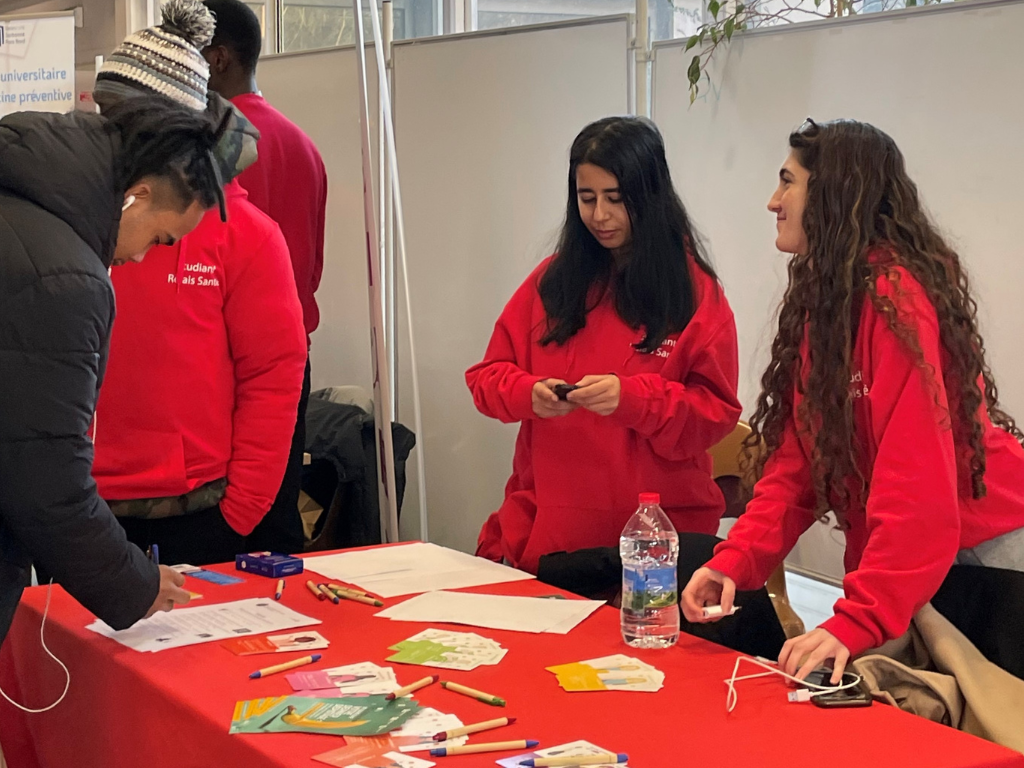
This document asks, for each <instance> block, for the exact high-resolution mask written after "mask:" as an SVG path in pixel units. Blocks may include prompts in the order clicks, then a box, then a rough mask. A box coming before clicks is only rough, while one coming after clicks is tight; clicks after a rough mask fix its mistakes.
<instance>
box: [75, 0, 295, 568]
mask: <svg viewBox="0 0 1024 768" xmlns="http://www.w3.org/2000/svg"><path fill="white" fill-rule="evenodd" d="M212 32H213V19H212V17H211V16H210V13H209V11H207V10H206V8H205V7H204V6H203V5H202V4H201V3H199V2H198V0H173V1H172V2H171V3H169V4H168V5H166V6H164V18H163V24H162V25H161V26H160V27H156V28H152V29H147V30H143V31H142V32H139V33H136V34H134V35H132V36H131V37H130V38H128V39H127V40H126V41H125V43H124V44H122V46H120V47H119V48H118V49H117V50H116V51H115V52H114V53H113V55H111V56H110V58H109V59H108V60H107V62H106V63H105V64H104V67H103V69H102V71H101V72H100V73H99V75H98V77H97V84H96V93H95V97H96V101H97V103H98V104H100V106H101V108H105V107H106V106H108V105H109V104H111V103H114V102H116V101H117V100H119V99H123V98H131V97H132V95H134V94H138V93H145V92H148V91H153V90H156V91H158V92H160V93H163V94H164V95H166V96H170V97H171V98H175V99H177V100H178V101H181V102H182V103H185V104H189V105H191V106H193V107H195V108H202V107H203V106H205V105H206V99H207V92H206V77H207V73H208V69H207V65H206V61H205V59H203V57H202V54H201V53H200V49H201V48H202V46H203V45H205V44H206V43H207V42H208V41H209V39H210V35H212ZM157 72H158V73H159V76H156V74H155V73H157ZM210 104H211V108H213V107H214V106H216V107H218V108H221V109H225V110H227V112H228V113H229V114H231V115H232V116H233V119H234V120H235V121H237V122H239V123H241V124H243V125H244V126H246V127H247V129H248V133H247V132H246V131H245V130H242V131H240V132H239V131H236V132H235V135H234V136H233V137H230V136H229V137H227V139H226V140H230V141H235V142H236V144H238V145H239V146H238V153H237V155H236V156H235V157H234V162H233V163H232V164H231V165H230V166H224V167H221V168H220V172H221V174H222V176H223V177H224V178H225V179H230V178H233V177H234V176H236V175H237V173H238V172H239V171H240V170H241V169H242V168H244V167H245V166H246V165H248V164H250V163H251V162H252V160H253V159H254V157H255V146H254V144H255V141H254V140H255V131H253V130H252V127H251V125H248V122H247V121H246V120H245V118H244V117H243V116H242V115H241V114H240V113H239V112H237V110H235V109H234V107H232V106H231V105H230V104H228V103H227V102H224V101H223V100H222V99H220V97H218V96H217V95H216V94H212V95H211V96H210ZM250 145H252V146H250ZM224 194H225V198H226V201H225V208H226V213H227V222H226V223H224V222H222V221H221V216H220V212H218V211H211V212H210V213H209V214H207V216H206V217H205V218H204V219H203V221H202V222H201V223H200V224H199V226H198V227H197V228H196V229H195V230H194V231H193V232H192V233H191V234H189V235H188V236H187V237H185V238H182V239H181V240H180V241H179V242H175V241H173V240H161V241H160V242H157V243H154V246H155V247H153V248H152V249H151V250H150V251H149V253H148V254H147V257H146V260H145V261H144V262H143V263H141V264H139V265H137V266H133V267H132V268H130V269H129V268H124V269H121V270H118V271H117V272H116V273H115V274H114V275H113V281H114V289H115V292H116V294H117V305H118V317H117V320H116V322H115V323H114V329H113V335H112V338H111V345H110V347H111V348H110V365H109V367H108V369H107V374H106V380H105V382H104V386H103V391H102V394H101V396H100V398H99V403H98V406H97V410H96V436H95V451H96V458H95V463H94V466H93V475H94V477H95V478H96V482H97V484H98V485H99V491H100V494H101V495H102V496H103V498H105V499H107V500H108V501H109V502H110V506H111V509H112V510H113V511H114V514H115V515H117V516H118V518H119V520H120V521H121V524H122V525H123V526H124V528H125V530H126V532H127V533H128V537H129V539H131V540H132V541H133V542H135V543H136V544H138V545H140V546H142V547H148V546H150V545H152V544H158V545H159V547H160V550H162V551H161V556H162V557H163V559H164V561H165V562H168V563H184V562H189V563H192V564H194V565H205V564H208V563H214V562H223V561H226V560H232V559H234V556H235V555H236V554H238V553H239V552H242V551H245V550H246V549H249V548H250V547H248V546H247V545H246V542H245V537H246V536H248V535H249V534H250V533H251V532H252V531H253V529H254V528H255V527H256V525H257V524H258V523H259V522H260V520H262V519H263V517H264V515H266V514H267V511H268V510H269V509H270V507H271V504H272V503H273V501H274V498H275V496H276V495H277V492H278V489H279V488H280V485H281V478H282V477H283V475H284V471H285V463H286V461H287V458H288V452H289V446H290V444H291V438H292V432H293V429H294V424H295V414H296V407H297V404H298V400H299V393H300V389H301V385H302V370H303V366H304V365H305V363H306V344H305V334H304V332H303V328H302V308H301V306H300V304H299V300H298V296H297V294H296V290H295V281H294V278H293V276H292V269H291V264H290V260H289V257H288V248H287V245H286V244H285V241H284V238H283V237H282V235H281V231H280V229H279V228H278V226H277V225H276V224H275V223H274V222H273V221H271V220H270V218H269V217H267V216H266V215H264V214H263V213H261V212H260V211H259V210H258V209H257V208H256V207H255V206H254V205H252V204H251V203H250V202H248V200H247V199H246V193H245V190H243V189H242V188H241V187H240V186H239V185H238V183H237V182H235V181H231V182H230V183H228V184H227V186H226V187H225V190H224Z"/></svg>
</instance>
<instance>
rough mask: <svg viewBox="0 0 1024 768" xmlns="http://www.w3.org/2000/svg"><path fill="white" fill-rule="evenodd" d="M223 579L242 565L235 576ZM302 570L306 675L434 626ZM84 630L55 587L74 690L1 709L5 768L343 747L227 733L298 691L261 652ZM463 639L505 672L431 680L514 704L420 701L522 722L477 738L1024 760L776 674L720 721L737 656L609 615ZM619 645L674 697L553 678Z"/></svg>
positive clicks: (719, 761)
mask: <svg viewBox="0 0 1024 768" xmlns="http://www.w3.org/2000/svg"><path fill="white" fill-rule="evenodd" d="M217 570H224V571H225V572H231V573H235V571H234V570H233V567H232V566H218V567H217ZM306 578H307V577H306V576H302V575H299V576H294V577H291V578H289V579H288V587H287V589H286V590H285V593H284V597H283V600H282V602H284V603H285V604H286V605H288V606H289V607H291V608H294V609H295V610H297V611H300V612H302V613H305V614H307V615H310V616H315V617H317V618H320V619H322V620H323V621H324V624H323V625H321V626H319V627H317V629H318V631H320V632H321V633H322V634H323V635H325V636H326V637H328V638H329V639H330V641H331V647H330V648H328V649H326V650H325V651H322V653H323V654H324V659H323V661H321V662H320V663H319V664H317V665H316V667H313V668H316V669H322V668H326V667H328V666H339V665H342V664H349V663H355V662H360V661H374V662H376V663H378V664H382V665H386V664H387V662H385V658H386V657H387V656H388V655H389V654H390V652H389V651H387V648H388V646H390V645H393V644H394V643H396V642H399V641H401V640H404V639H406V638H407V637H410V636H412V635H413V634H415V633H416V632H419V631H421V630H422V629H425V628H426V627H427V626H428V625H421V624H413V623H406V622H394V621H389V620H387V619H378V618H375V617H374V615H373V614H374V613H375V612H376V611H377V610H378V609H375V608H373V607H372V606H365V605H361V604H358V603H352V602H346V601H342V603H341V605H333V604H332V603H330V602H319V601H317V600H316V599H314V598H313V596H312V595H311V594H310V593H309V592H308V591H307V590H306V589H305V588H304V586H303V583H304V580H305V579H306ZM245 579H246V581H245V582H244V583H242V584H236V585H232V586H217V585H214V584H209V583H206V582H199V581H194V580H191V579H189V583H188V584H187V586H188V587H189V588H190V589H192V590H193V591H198V592H201V593H202V594H203V595H205V597H204V598H203V602H204V603H213V602H223V601H227V600H236V599H242V598H247V597H257V596H266V595H269V594H270V593H272V591H273V587H274V585H275V582H274V581H273V580H271V579H266V578H263V577H260V576H252V575H248V576H246V577H245ZM200 585H201V586H200ZM468 591H476V592H490V593H495V594H519V595H550V594H553V593H554V592H556V591H557V590H554V589H552V588H551V587H549V586H546V585H544V584H540V583H538V582H535V581H527V582H518V583H514V584H504V585H493V586H489V587H479V588H476V589H474V590H468ZM45 598H46V588H45V587H35V588H32V589H29V590H27V591H26V592H25V596H24V598H23V600H22V603H21V607H20V608H19V609H18V613H17V616H16V618H15V620H14V624H13V626H12V628H11V631H10V634H9V635H8V637H7V640H6V642H5V643H4V647H3V651H2V654H0V685H2V686H3V688H4V690H5V691H7V692H8V694H11V695H13V696H14V697H15V698H16V699H17V700H20V701H21V702H22V703H25V704H27V705H28V706H36V707H38V706H41V705H45V704H47V703H49V702H50V701H52V700H53V698H54V697H55V695H56V694H58V693H59V692H60V691H61V689H62V687H63V681H64V677H63V673H62V672H61V671H60V669H59V668H58V667H57V666H56V665H55V664H54V663H53V662H52V661H51V660H50V659H49V658H48V657H46V656H45V655H44V653H43V651H42V649H41V648H40V646H39V622H40V619H41V617H42V612H43V606H44V601H45ZM401 599H403V598H395V599H394V600H391V601H388V603H389V604H390V603H393V602H395V601H397V600H401ZM91 620H92V615H91V614H90V613H88V611H86V610H85V609H84V608H82V607H81V606H80V605H79V604H78V603H76V602H75V601H74V600H73V599H71V598H70V597H69V596H68V595H67V594H66V593H65V592H64V591H63V590H62V589H60V588H58V587H54V588H53V597H52V604H51V607H50V617H49V619H48V621H47V629H46V636H47V642H48V644H49V646H50V648H51V649H52V650H53V651H54V652H55V653H56V654H57V656H58V657H59V658H61V659H62V660H64V661H65V663H67V664H68V667H69V668H70V669H71V689H70V691H69V692H68V696H67V699H65V701H64V702H63V703H62V704H61V705H60V706H59V707H57V708H56V709H54V710H53V711H51V712H48V713H45V714H40V715H25V714H23V713H21V712H19V711H18V710H16V709H14V708H13V707H11V706H10V705H9V704H7V702H5V701H4V702H0V705H2V706H0V743H2V746H3V750H4V754H5V756H6V757H7V760H8V764H9V766H10V768H37V767H38V768H58V767H59V768H66V767H69V766H75V767H76V768H77V767H80V766H81V767H84V768H139V766H143V767H144V768H227V767H230V768H236V767H244V768H281V767H282V766H302V767H304V768H315V766H319V765H321V763H318V762H316V761H313V760H311V759H310V758H311V756H312V755H316V754H320V753H322V752H326V751H329V750H331V749H334V748H337V747H338V746H340V745H341V744H340V740H338V739H337V737H330V736H321V735H310V734H265V735H264V734H260V735H234V736H232V735H229V734H228V724H229V722H230V719H231V713H232V710H233V706H234V703H235V701H236V700H239V699H250V698H257V697H261V696H272V695H280V694H284V693H288V692H290V690H289V686H288V683H287V682H286V681H285V679H284V677H283V676H275V677H269V678H265V679H261V680H248V679H247V677H248V673H249V672H251V671H252V670H253V669H255V668H257V667H259V666H263V665H264V664H265V662H264V660H266V659H267V658H268V657H267V656H262V657H252V656H250V657H238V656H235V655H233V654H232V653H230V652H229V651H227V650H226V649H224V648H222V647H220V646H219V645H218V644H216V643H211V644H206V645H199V646H192V647H188V648H181V649H175V650H168V651H164V652H161V653H157V654H141V653H137V652H135V651H132V650H130V649H127V648H124V647H122V646H120V645H118V644H116V643H114V642H113V641H111V640H108V639H105V638H102V637H100V636H98V635H96V634H94V633H92V632H87V631H86V630H85V626H86V624H88V623H89V622H90V621H91ZM466 631H477V632H479V633H480V634H482V635H485V636H487V637H491V638H493V639H495V640H497V641H498V642H500V643H501V644H502V646H504V647H506V648H508V649H509V653H508V655H507V656H506V658H505V659H504V660H503V661H502V662H501V664H499V665H498V666H495V667H483V668H480V669H478V670H474V671H472V672H446V671H442V670H438V671H439V672H442V678H443V679H450V680H454V681H456V682H460V683H464V684H466V685H470V686H473V687H475V688H479V689H482V690H485V691H488V692H491V693H495V694H498V695H501V696H504V697H505V698H506V699H507V700H508V707H507V708H506V709H504V710H501V709H497V708H494V707H490V706H488V705H485V704H481V703H479V702H476V701H473V700H470V699H467V698H465V697H462V696H458V695H455V694H452V693H450V692H447V691H444V690H443V689H441V688H440V686H431V687H429V688H427V689H424V690H422V691H420V692H419V693H417V694H416V698H417V699H418V700H419V701H420V703H422V704H424V705H425V706H433V707H436V708H438V709H440V710H442V711H446V712H452V713H454V714H456V715H458V716H459V717H460V718H462V720H463V721H464V722H466V723H472V722H476V721H479V720H486V719H490V718H493V717H500V716H502V715H505V714H507V715H509V716H515V717H518V718H519V722H518V723H517V724H516V725H515V726H513V727H511V728H505V729H502V730H501V731H496V732H494V734H482V735H481V736H482V737H483V740H485V741H490V740H499V739H506V738H508V739H512V738H533V739H539V740H540V741H541V744H542V746H553V745H555V744H561V743H564V742H568V741H573V740H576V739H587V740H588V741H592V742H594V743H597V744H600V745H601V746H603V747H606V748H608V749H612V750H617V751H622V752H628V753H629V755H630V758H631V759H630V765H631V766H633V768H674V767H675V766H684V765H686V766H690V765H692V766H726V767H731V766H757V767H758V768H774V767H775V766H777V767H778V768H803V767H804V766H806V767H807V768H812V767H813V768H821V766H822V765H828V766H829V768H845V767H846V766H849V768H865V766H872V768H876V767H879V766H893V767H894V768H897V767H898V768H907V767H908V766H914V767H916V766H928V768H1024V755H1020V754H1018V753H1016V752H1012V751H1010V750H1007V749H1003V748H1002V747H998V746H996V745H994V744H990V743H988V742H986V741H983V740H981V739H977V738H974V737H972V736H968V735H966V734H963V733H960V732H958V731H954V730H953V729H950V728H946V727H944V726H941V725H937V724H935V723H931V722H928V721H926V720H924V719H921V718H918V717H915V716H912V715H908V714H906V713H904V712H900V711H899V710H897V709H895V708H891V707H887V706H883V705H880V704H875V705H873V706H872V707H870V708H867V709H848V710H823V709H820V708H818V707H814V706H813V705H810V704H789V703H787V701H786V693H787V691H788V690H789V689H788V688H787V687H786V683H785V682H784V681H782V680H779V679H774V678H773V679H765V680H751V681H744V682H741V683H738V684H737V685H738V690H739V694H740V697H739V704H738V706H737V707H736V710H735V711H734V712H733V713H732V714H727V713H726V711H725V686H724V684H723V682H722V681H723V680H724V679H725V678H727V677H728V676H729V675H730V674H731V672H732V668H733V664H734V660H735V658H736V653H735V652H733V651H729V650H727V649H725V648H721V647H719V646H715V645H712V644H710V643H707V642H705V641H703V640H699V639H697V638H693V637H690V636H687V635H684V636H683V637H682V638H681V639H680V642H679V644H678V645H677V646H676V647H675V648H673V649H670V650H667V651H635V650H633V649H629V648H627V647H626V646H625V645H624V644H623V643H622V641H621V639H620V637H619V632H618V613H617V612H616V611H614V610H613V609H611V608H602V609H601V610H600V611H598V612H597V613H596V614H595V615H593V616H592V617H591V618H590V619H588V620H587V621H586V622H584V623H583V624H582V625H581V626H579V627H577V628H576V629H575V630H573V631H572V632H571V633H570V634H568V635H564V636H561V635H530V634H524V633H517V632H501V631H492V630H485V629H477V630H474V629H472V628H467V630H466ZM612 653H630V654H632V655H635V656H637V657H638V658H641V659H643V660H645V661H647V662H649V663H651V664H653V665H655V666H656V667H658V668H659V669H661V670H662V671H664V672H665V673H666V675H667V679H666V681H665V688H664V689H663V690H662V691H661V692H659V693H656V694H650V693H626V692H600V693H566V692H565V691H563V690H562V689H561V688H559V687H558V685H557V683H556V681H555V676H554V675H553V674H551V673H550V672H547V671H545V669H544V668H545V667H547V666H552V665H554V664H561V663H567V662H572V661H580V660H583V659H588V658H595V657H598V656H605V655H608V654H612ZM287 658H292V656H290V655H289V656H288V657H287ZM254 659H256V661H254ZM395 671H396V673H397V674H398V678H399V681H400V682H402V683H408V682H412V681H413V680H416V679H418V678H420V677H422V676H424V675H425V674H428V673H429V670H426V669H425V668H423V667H403V666H401V665H396V669H395ZM481 736H478V737H476V738H477V739H481ZM492 737H493V738H492ZM422 754H423V753H420V755H421V756H422ZM507 756H509V755H507V754H496V755H466V756H460V757H449V758H435V759H436V760H437V762H438V765H439V766H440V767H441V768H445V766H451V768H467V767H468V766H476V767H478V768H483V766H493V765H494V760H495V759H497V758H498V757H507Z"/></svg>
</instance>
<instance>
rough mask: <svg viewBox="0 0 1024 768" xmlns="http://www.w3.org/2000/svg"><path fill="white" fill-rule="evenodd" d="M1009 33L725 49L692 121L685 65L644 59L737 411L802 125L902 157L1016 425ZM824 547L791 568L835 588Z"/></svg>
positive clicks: (830, 551) (767, 308)
mask: <svg viewBox="0 0 1024 768" xmlns="http://www.w3.org/2000/svg"><path fill="white" fill-rule="evenodd" d="M1022 27H1024V3H1020V2H993V3H983V2H982V3H977V2H976V3H965V4H963V5H960V4H957V5H950V6H945V5H943V6H939V7H935V8H929V9H920V10H917V11H909V12H893V13H885V14H876V15H873V16H863V17H860V18H859V19H858V20H854V21H852V22H851V21H843V22H839V23H824V24H802V25H799V26H796V27H792V28H788V29H780V30H770V31H764V32H756V33H752V34H747V35H743V36H737V37H736V38H734V39H733V42H732V44H731V46H729V48H728V50H727V51H723V52H722V53H724V54H725V55H720V59H719V60H718V61H717V62H716V63H715V65H714V68H713V72H712V81H713V86H714V87H713V88H712V89H705V88H704V87H703V86H702V94H705V95H702V97H701V98H699V99H698V101H697V102H696V103H695V104H694V105H693V106H692V107H690V106H689V98H688V93H687V77H686V70H687V67H688V65H689V60H690V58H691V57H692V55H693V52H692V51H691V52H689V53H685V52H684V51H683V48H682V47H681V46H680V45H679V44H665V45H659V46H657V48H656V56H655V67H654V85H653V103H654V112H653V114H654V118H655V120H656V122H657V123H658V125H659V126H660V128H661V130H662V132H663V133H664V135H665V139H666V143H667V145H668V150H669V160H670V163H671V165H672V172H673V175H674V178H675V180H676V183H677V185H678V186H679V188H680V192H681V194H682V195H683V197H684V200H685V202H686V204H687V206H688V207H689V209H690V211H691V212H692V214H693V216H694V218H695V220H696V222H697V224H698V226H699V227H700V228H701V229H702V230H703V232H704V233H705V234H706V235H707V237H708V240H709V242H710V244H711V249H712V252H713V254H714V258H715V261H716V265H717V267H718V269H719V272H720V274H721V276H722V279H723V281H724V283H725V288H726V292H727V294H728V297H729V300H730V302H731V303H732V306H733V308H734V310H735V311H736V317H737V321H738V325H739V333H740V355H741V359H740V363H741V371H742V374H741V382H740V396H741V399H742V401H743V404H744V406H745V411H746V412H747V413H750V411H751V410H752V407H753V403H754V398H755V397H756V393H757V391H758V378H759V377H760V374H761V372H762V371H763V370H764V366H765V364H766V361H767V346H768V343H769V342H770V339H771V335H770V334H771V320H772V313H773V311H774V309H775V307H776V305H777V304H778V302H779V299H780V298H781V295H782V290H783V287H784V284H785V262H784V258H783V257H782V256H780V255H778V254H777V253H776V251H775V248H774V238H775V222H774V218H773V217H772V216H771V215H770V214H769V213H768V212H767V211H766V210H765V206H766V203H767V201H768V199H769V197H770V196H771V194H772V191H773V190H774V188H775V184H776V178H777V173H778V167H779V165H780V164H781V162H782V160H783V159H784V158H785V156H786V152H787V142H786V139H787V136H788V134H789V132H790V131H791V130H792V129H794V128H795V127H797V126H798V125H800V124H801V123H802V122H803V120H804V118H806V117H808V116H811V117H813V118H815V119H817V120H828V119H833V118H839V117H849V118H855V119H858V120H864V121H867V122H871V123H873V124H875V125H877V126H878V127H880V128H882V129H883V130H885V131H886V132H888V133H889V134H890V135H891V136H892V137H893V138H894V139H895V140H896V142H897V143H898V144H899V146H900V148H901V149H902V150H903V152H904V154H905V155H906V158H907V162H908V165H909V169H910V173H911V175H912V177H913V178H914V179H915V181H917V183H918V185H919V187H920V190H921V193H922V195H923V198H924V200H925V203H926V204H927V206H928V207H929V209H930V210H931V212H932V214H933V215H934V217H935V219H936V220H937V221H938V223H939V225H940V226H941V228H942V230H943V231H944V232H945V233H946V234H947V235H948V236H949V238H950V240H951V241H952V242H953V243H954V244H955V247H956V248H957V249H958V250H959V252H960V254H961V256H962V257H963V259H964V261H965V263H966V264H967V267H968V269H969V270H970V274H971V277H972V279H973V282H974V286H975V290H976V292H977V295H978V297H979V300H980V304H981V309H980V315H981V325H982V332H983V333H984V335H985V339H986V341H987V343H988V350H989V359H990V362H991V364H992V367H993V370H994V372H995V374H996V378H997V381H998V383H999V384H1000V390H1001V395H1002V400H1003V402H1004V404H1005V407H1006V408H1007V409H1008V410H1009V411H1010V412H1011V413H1013V414H1015V415H1016V416H1017V417H1018V419H1022V418H1024V357H1022V356H1021V354H1020V344H1021V339H1022V338H1024V313H1022V312H1021V311H1020V307H1021V298H1020V297H1021V294H1022V292H1024V239H1022V238H1021V236H1020V226H1019V223H1020V220H1021V216H1022V212H1024V151H1022V150H1021V146H1020V130H1021V126H1022V125H1024V97H1022V95H1021V93H1022V92H1021V83H1020V79H1021V76H1022V74H1024V52H1022V49H1021V47H1020V41H1019V30H1020V29H1021V28H1022ZM837 539H838V537H836V538H835V539H834V538H833V536H832V535H830V532H829V531H828V530H827V529H825V528H824V527H822V526H818V527H816V528H814V529H812V530H811V532H809V534H808V537H806V538H805V540H804V541H802V542H801V545H800V546H799V547H798V549H797V550H796V551H795V552H794V556H793V558H792V562H793V563H795V564H797V565H802V566H804V567H807V568H809V569H811V570H815V571H818V572H822V573H826V574H830V575H833V576H835V575H839V574H841V566H840V562H839V552H840V551H841V543H840V542H839V541H838V540H837Z"/></svg>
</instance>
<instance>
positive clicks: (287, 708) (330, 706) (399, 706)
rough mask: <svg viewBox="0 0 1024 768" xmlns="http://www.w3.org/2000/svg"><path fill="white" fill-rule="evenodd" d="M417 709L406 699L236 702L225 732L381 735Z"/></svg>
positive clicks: (297, 698) (280, 698)
mask: <svg viewBox="0 0 1024 768" xmlns="http://www.w3.org/2000/svg"><path fill="white" fill-rule="evenodd" d="M419 709H420V707H419V704H417V703H416V702H415V701H413V700H411V699H406V698H399V699H395V700H393V701H388V700H387V699H385V698H384V697H383V696H353V697H347V698H343V699H313V698H306V697H301V696H274V697H271V698H266V699H251V700H249V701H239V702H237V703H236V704H235V713H234V717H232V719H231V728H230V730H229V731H228V732H229V733H324V734H334V735H337V736H346V735H349V736H380V735H382V734H385V733H389V732H390V731H393V730H395V729H396V728H401V727H402V725H403V724H404V723H405V721H406V720H408V719H409V718H411V717H412V716H413V715H414V714H416V712H418V711H419Z"/></svg>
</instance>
